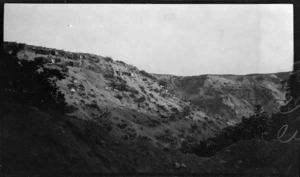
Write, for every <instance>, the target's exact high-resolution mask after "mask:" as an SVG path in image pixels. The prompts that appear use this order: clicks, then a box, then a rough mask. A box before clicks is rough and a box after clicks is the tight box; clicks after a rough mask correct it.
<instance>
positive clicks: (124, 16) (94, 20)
mask: <svg viewBox="0 0 300 177" xmlns="http://www.w3.org/2000/svg"><path fill="white" fill-rule="evenodd" d="M4 41H15V42H22V43H27V44H30V45H38V46H44V47H49V48H56V49H64V50H66V51H71V52H84V53H93V54H98V55H101V56H110V57H112V58H113V59H114V60H120V61H124V62H126V63H128V64H131V65H134V66H136V67H137V68H139V69H142V70H145V71H147V72H149V73H158V74H173V75H180V76H191V75H201V74H252V73H275V72H283V71H292V68H293V67H292V65H293V57H294V55H293V45H294V44H293V5H290V4H285V5H282V4H281V5H279V4H277V5H271V4H268V5H204V4H177V5H175V4H173V5H171V4H89V5H88V4H5V6H4Z"/></svg>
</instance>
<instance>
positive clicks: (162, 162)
mask: <svg viewBox="0 0 300 177" xmlns="http://www.w3.org/2000/svg"><path fill="white" fill-rule="evenodd" d="M1 115H3V118H4V126H3V127H4V131H3V133H4V141H3V151H4V153H3V162H4V163H3V166H2V167H3V170H5V173H6V174H18V173H25V174H26V173H33V174H62V173H64V174H78V173H106V172H108V173H130V172H131V173H138V172H139V173H143V172H147V173H154V172H156V173H157V172H162V173H181V172H184V173H212V174H214V173H230V174H231V175H232V173H236V174H238V176H243V175H242V174H244V175H245V176H246V175H249V174H264V175H263V176H268V175H271V176H276V174H280V176H295V172H297V168H298V166H297V159H295V158H297V156H296V155H297V152H296V150H297V148H296V147H297V145H295V144H294V143H288V144H281V143H278V142H277V141H276V142H266V141H258V140H250V141H241V142H239V143H237V144H234V145H232V146H229V147H227V148H225V149H223V150H222V151H220V152H218V153H217V154H216V155H215V156H212V157H209V158H206V157H197V156H196V155H193V154H183V153H181V152H179V151H175V150H162V149H160V148H157V147H154V146H153V145H152V144H151V143H149V142H148V141H147V140H144V139H136V140H135V141H131V142H128V141H124V140H122V139H119V138H117V137H114V136H111V135H110V134H109V133H108V131H107V130H106V128H105V127H104V126H102V125H99V124H97V123H95V122H89V121H78V120H77V119H74V118H72V117H68V116H60V115H50V114H48V113H44V112H41V111H40V110H38V109H36V108H30V107H27V106H21V105H5V106H2V108H1ZM212 176H214V175H212ZM215 176H218V175H217V174H216V175H215Z"/></svg>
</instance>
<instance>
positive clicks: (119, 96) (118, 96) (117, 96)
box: [115, 94, 123, 100]
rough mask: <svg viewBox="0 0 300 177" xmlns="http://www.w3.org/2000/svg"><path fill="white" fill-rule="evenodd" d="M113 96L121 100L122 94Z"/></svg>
mask: <svg viewBox="0 0 300 177" xmlns="http://www.w3.org/2000/svg"><path fill="white" fill-rule="evenodd" d="M115 97H116V98H118V99H119V100H122V99H123V96H122V95H120V94H117V95H116V96H115Z"/></svg>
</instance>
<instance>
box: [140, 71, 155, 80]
mask: <svg viewBox="0 0 300 177" xmlns="http://www.w3.org/2000/svg"><path fill="white" fill-rule="evenodd" d="M139 73H140V74H141V75H143V76H145V77H148V78H150V79H153V80H156V78H155V77H154V76H153V75H151V74H149V73H147V72H146V71H144V70H141V71H140V72H139Z"/></svg>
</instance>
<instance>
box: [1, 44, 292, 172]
mask: <svg viewBox="0 0 300 177" xmlns="http://www.w3.org/2000/svg"><path fill="white" fill-rule="evenodd" d="M4 51H5V52H6V53H8V54H9V55H12V56H13V55H14V56H17V57H18V58H19V59H21V60H27V61H41V62H43V63H44V65H45V67H47V68H50V69H51V68H52V69H59V70H61V71H65V72H66V75H67V76H66V78H64V79H62V80H58V81H57V82H56V84H57V86H58V88H59V89H60V91H61V92H62V93H63V94H64V97H65V99H66V102H67V104H68V105H69V107H70V108H72V109H71V111H69V112H68V113H67V114H66V115H64V116H58V119H59V121H58V122H52V121H51V120H52V118H51V117H55V116H53V115H51V114H49V113H46V112H43V111H41V110H38V109H36V108H32V107H26V106H21V105H15V104H11V105H7V106H6V107H5V108H4V109H3V110H2V113H3V115H5V117H6V118H9V119H10V120H14V121H15V123H11V122H10V121H6V124H5V125H6V126H7V127H8V129H7V131H8V133H7V134H6V137H19V136H20V135H22V136H21V137H20V138H16V139H15V140H14V141H15V143H16V144H20V145H19V147H17V146H16V147H14V148H12V149H10V148H9V149H10V154H8V155H7V156H6V158H8V159H9V160H10V162H11V164H12V165H11V166H10V167H9V168H8V169H10V168H11V169H10V170H11V171H13V170H17V171H19V170H21V171H22V170H24V171H27V172H28V171H34V169H35V168H36V167H37V166H38V163H39V162H43V161H44V160H45V159H46V156H48V155H51V156H52V155H53V157H52V158H51V159H48V160H49V161H47V163H49V164H48V165H49V166H51V167H49V168H44V167H39V168H40V169H41V171H44V172H47V171H51V170H53V169H57V168H58V166H59V164H55V163H56V161H59V159H60V158H62V159H64V160H62V161H60V163H61V164H60V165H61V166H62V167H63V168H62V169H61V171H63V172H65V171H64V170H66V172H91V171H92V172H153V171H155V172H211V171H220V172H224V171H231V172H232V171H236V172H238V171H240V170H241V169H243V168H246V169H248V168H249V166H251V165H252V163H251V165H246V167H242V166H240V165H239V164H236V166H233V167H232V168H229V167H227V165H226V164H222V163H219V161H220V160H221V158H219V157H218V155H216V157H213V158H206V157H198V156H196V155H194V154H185V153H183V152H181V149H182V144H183V142H199V141H200V140H205V139H207V138H209V137H212V136H215V135H216V134H217V133H218V132H220V131H221V130H222V129H223V128H224V127H227V126H231V125H234V124H235V123H237V122H239V121H240V120H241V117H242V116H248V115H250V114H253V113H254V112H253V111H254V107H255V106H256V105H257V104H261V105H263V107H264V109H265V110H266V111H267V112H268V113H274V112H275V111H277V110H278V109H277V107H279V106H280V104H281V103H282V102H283V100H284V94H285V93H284V88H283V87H282V83H284V81H285V80H286V79H287V77H288V73H275V74H257V75H247V76H235V75H202V76H192V77H180V76H170V75H157V74H149V73H147V72H145V71H141V70H139V69H138V68H136V67H134V66H131V65H128V64H126V63H124V62H122V61H114V60H112V59H111V58H110V57H103V56H99V55H94V54H87V53H72V52H66V51H62V50H56V49H49V48H44V47H38V46H31V45H26V44H16V43H10V42H6V43H4ZM14 110H18V111H16V112H14ZM22 112H23V113H24V112H25V113H29V114H23V113H22ZM24 115H25V117H24V119H22V118H21V117H22V116H24ZM29 115H32V116H33V117H34V118H33V119H32V120H31V119H30V116H29ZM39 117H41V118H42V120H40V119H39ZM24 120H28V121H29V122H27V121H26V122H22V121H24ZM30 121H33V122H30ZM35 121H37V122H35ZM39 121H41V122H39ZM45 122H46V123H45ZM22 124H26V125H24V126H25V127H24V126H23V127H22ZM40 124H41V125H43V126H44V128H41V127H39V125H40ZM35 125H36V127H35ZM18 126H21V127H22V129H20V130H18V128H17V127H18ZM31 126H33V129H34V130H32V131H33V132H32V131H30V132H29V133H28V134H22V132H23V131H25V132H26V131H28V130H29V129H31V128H30V127H31ZM34 131H38V132H41V134H38V135H35V134H34ZM44 136H46V137H48V138H49V139H47V140H45V141H44V140H43V141H39V140H41V139H43V138H42V137H44ZM32 137H36V140H37V141H36V142H34V144H35V145H34V146H33V147H32V148H30V147H26V148H25V150H24V152H25V151H30V153H29V154H26V157H30V156H35V158H33V159H31V158H30V159H31V160H32V166H33V167H29V166H30V164H29V165H28V168H27V167H24V166H20V167H18V168H16V167H17V166H18V164H23V163H24V162H25V161H26V160H25V159H26V157H25V156H23V155H22V154H19V157H20V158H19V161H17V162H14V163H13V159H11V157H9V155H12V154H13V153H14V152H17V151H18V150H19V148H21V147H23V146H24V145H23V143H25V142H24V140H29V139H31V138H32ZM66 140H68V141H66ZM65 141H66V142H65ZM49 143H50V144H49ZM51 143H53V144H51ZM255 143H259V142H255ZM6 145H7V147H11V146H13V145H12V144H6ZM265 146H268V147H269V146H273V145H272V144H269V145H265ZM47 147H50V149H49V150H47ZM233 147H235V146H233ZM276 147H277V146H276ZM37 149H44V150H37ZM44 151H45V152H44ZM65 153H67V154H65ZM245 153H247V152H245ZM55 154H58V155H57V156H56V155H55ZM157 157H161V158H160V159H159V160H158V158H157ZM22 158H24V159H22ZM222 158H223V157H222ZM82 159H84V160H83V161H82V162H79V161H81V160H82ZM73 163H75V164H74V165H73ZM77 163H79V164H77ZM50 164H51V165H50ZM178 164H179V166H178ZM180 164H181V165H180ZM182 164H183V165H182ZM98 166H101V167H102V168H98ZM208 167H209V168H208ZM61 171H60V172H61Z"/></svg>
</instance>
